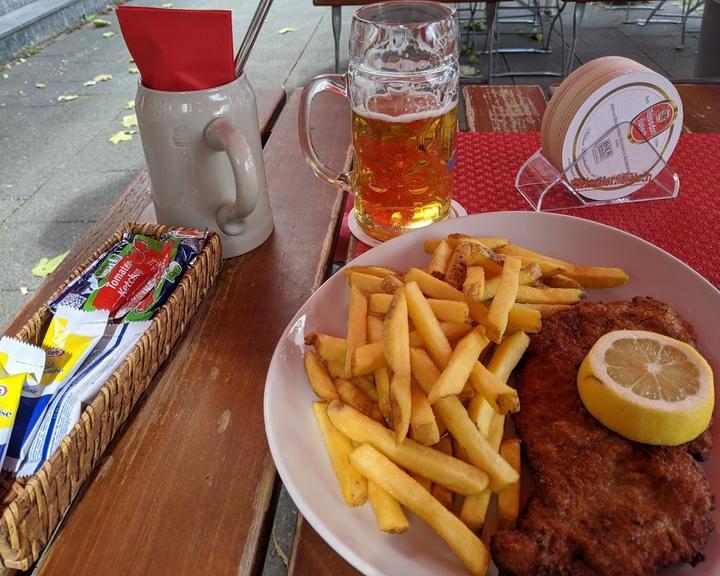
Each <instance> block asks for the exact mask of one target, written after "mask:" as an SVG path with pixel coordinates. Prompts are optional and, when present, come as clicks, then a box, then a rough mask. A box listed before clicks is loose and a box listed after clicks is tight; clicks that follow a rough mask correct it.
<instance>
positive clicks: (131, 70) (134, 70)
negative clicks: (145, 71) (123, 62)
mask: <svg viewBox="0 0 720 576" xmlns="http://www.w3.org/2000/svg"><path fill="white" fill-rule="evenodd" d="M128 72H129V73H130V74H137V73H138V72H140V70H138V69H137V67H136V66H130V68H128Z"/></svg>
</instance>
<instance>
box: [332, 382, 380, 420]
mask: <svg viewBox="0 0 720 576" xmlns="http://www.w3.org/2000/svg"><path fill="white" fill-rule="evenodd" d="M335 389H336V390H337V394H338V396H339V397H340V400H342V401H343V402H345V403H347V404H350V406H352V407H353V408H357V409H358V410H360V412H362V413H363V414H366V415H367V416H370V418H372V419H373V420H377V421H378V422H383V416H382V414H381V413H380V408H379V407H378V405H377V404H375V402H373V401H372V400H370V397H369V396H368V395H367V394H365V392H364V391H363V390H362V389H360V388H359V387H357V386H355V384H353V383H352V382H350V381H349V380H345V379H344V378H337V379H336V380H335Z"/></svg>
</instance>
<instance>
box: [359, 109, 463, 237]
mask: <svg viewBox="0 0 720 576" xmlns="http://www.w3.org/2000/svg"><path fill="white" fill-rule="evenodd" d="M399 102H400V100H399V98H398V97H396V98H393V99H389V100H386V101H385V102H384V104H383V105H382V106H378V105H377V104H378V100H375V106H373V108H374V110H373V111H372V112H363V113H360V112H357V111H355V110H353V114H352V137H353V149H354V163H353V171H352V173H351V186H352V191H353V194H354V195H355V215H356V217H357V220H358V223H359V224H360V226H361V227H362V228H363V230H364V231H365V232H366V233H367V234H369V235H370V236H372V237H374V238H377V239H380V240H385V239H388V238H392V237H393V236H397V235H399V234H401V233H402V232H404V231H406V230H409V229H413V228H419V227H422V226H426V225H427V224H431V223H432V222H437V221H438V220H442V219H444V218H445V217H446V216H447V214H448V211H449V209H450V198H451V196H452V187H453V173H454V164H455V132H456V129H457V105H455V106H453V107H452V108H449V109H446V110H445V111H425V112H414V113H410V114H400V115H397V112H398V110H397V108H399V107H400V106H399ZM420 107H422V106H420ZM378 108H380V109H381V110H382V112H378V111H376V110H377V109H378ZM393 108H395V110H394V109H393ZM403 108H404V109H405V110H407V109H408V103H407V101H404V103H403ZM412 108H414V106H410V109H412Z"/></svg>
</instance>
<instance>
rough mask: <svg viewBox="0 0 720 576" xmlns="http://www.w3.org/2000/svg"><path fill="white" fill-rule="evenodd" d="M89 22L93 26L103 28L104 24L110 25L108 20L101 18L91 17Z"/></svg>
mask: <svg viewBox="0 0 720 576" xmlns="http://www.w3.org/2000/svg"><path fill="white" fill-rule="evenodd" d="M91 22H92V23H93V26H95V28H105V26H110V21H109V20H103V19H102V18H93V19H92V20H91Z"/></svg>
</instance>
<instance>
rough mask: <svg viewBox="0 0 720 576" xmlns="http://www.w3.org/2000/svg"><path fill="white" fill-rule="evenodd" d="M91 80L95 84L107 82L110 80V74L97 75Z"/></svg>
mask: <svg viewBox="0 0 720 576" xmlns="http://www.w3.org/2000/svg"><path fill="white" fill-rule="evenodd" d="M93 80H94V81H95V82H107V81H108V80H112V74H98V75H97V76H95V78H93Z"/></svg>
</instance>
